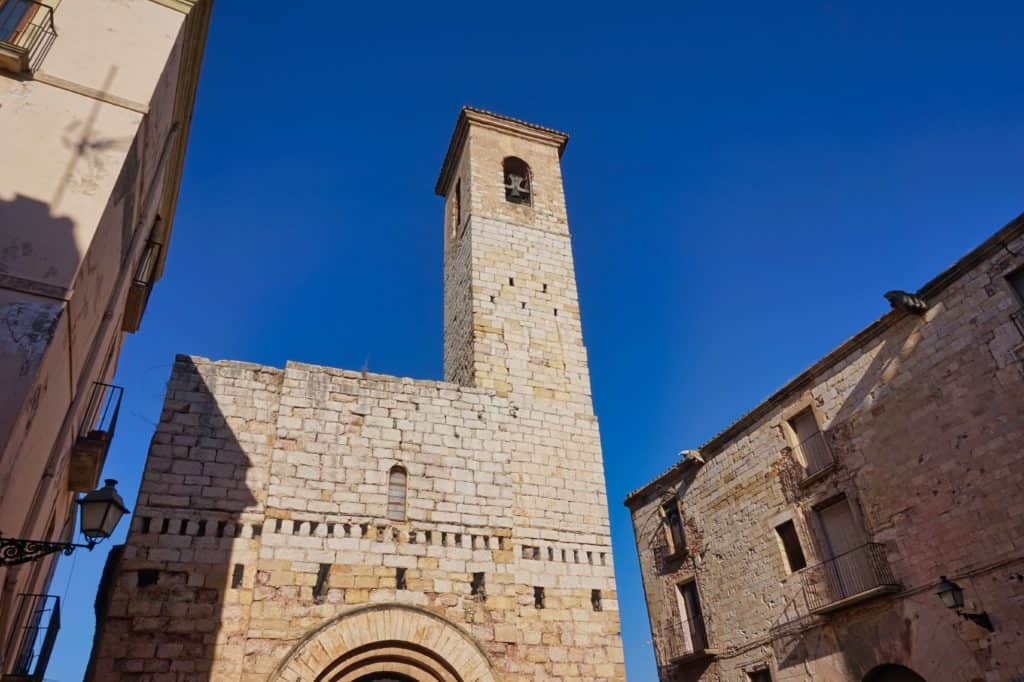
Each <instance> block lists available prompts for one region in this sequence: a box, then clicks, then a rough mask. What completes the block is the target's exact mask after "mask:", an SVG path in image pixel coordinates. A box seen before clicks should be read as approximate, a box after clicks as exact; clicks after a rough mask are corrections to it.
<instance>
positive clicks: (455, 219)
mask: <svg viewBox="0 0 1024 682" xmlns="http://www.w3.org/2000/svg"><path fill="white" fill-rule="evenodd" d="M451 220H452V237H458V236H459V226H460V225H462V179H461V178H460V179H459V180H457V181H456V182H455V191H454V192H453V193H452V216H451Z"/></svg>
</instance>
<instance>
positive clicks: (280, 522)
mask: <svg viewBox="0 0 1024 682" xmlns="http://www.w3.org/2000/svg"><path fill="white" fill-rule="evenodd" d="M283 525H284V519H277V525H276V526H274V532H275V533H280V532H281V526H283Z"/></svg>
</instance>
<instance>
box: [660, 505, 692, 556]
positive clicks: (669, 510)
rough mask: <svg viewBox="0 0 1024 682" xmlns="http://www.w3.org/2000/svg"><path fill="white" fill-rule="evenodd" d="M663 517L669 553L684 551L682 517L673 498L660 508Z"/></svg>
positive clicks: (684, 535)
mask: <svg viewBox="0 0 1024 682" xmlns="http://www.w3.org/2000/svg"><path fill="white" fill-rule="evenodd" d="M661 511H662V515H663V516H664V518H665V539H666V540H668V549H669V553H670V554H680V553H682V552H684V551H686V534H685V533H684V532H683V518H682V516H681V515H680V514H679V505H678V504H677V503H676V501H675V500H673V501H672V502H670V503H668V504H666V505H665V506H664V507H662V508H661Z"/></svg>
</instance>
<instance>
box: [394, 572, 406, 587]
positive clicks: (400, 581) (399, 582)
mask: <svg viewBox="0 0 1024 682" xmlns="http://www.w3.org/2000/svg"><path fill="white" fill-rule="evenodd" d="M395 589H396V590H405V589H408V588H407V587H406V583H405V569H404V568H401V567H400V568H396V569H395Z"/></svg>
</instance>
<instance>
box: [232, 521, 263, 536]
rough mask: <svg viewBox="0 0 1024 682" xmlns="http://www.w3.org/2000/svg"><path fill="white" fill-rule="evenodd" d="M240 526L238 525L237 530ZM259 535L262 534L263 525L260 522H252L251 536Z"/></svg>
mask: <svg viewBox="0 0 1024 682" xmlns="http://www.w3.org/2000/svg"><path fill="white" fill-rule="evenodd" d="M241 528H242V527H241V526H238V528H237V530H239V531H241ZM261 535H263V526H262V525H261V524H258V523H254V524H253V525H252V536H253V537H254V538H258V537H259V536H261Z"/></svg>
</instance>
